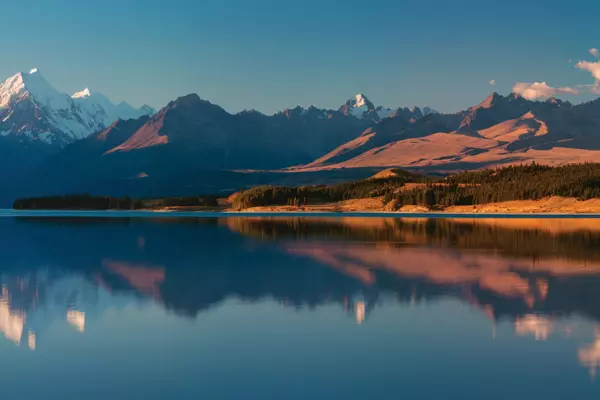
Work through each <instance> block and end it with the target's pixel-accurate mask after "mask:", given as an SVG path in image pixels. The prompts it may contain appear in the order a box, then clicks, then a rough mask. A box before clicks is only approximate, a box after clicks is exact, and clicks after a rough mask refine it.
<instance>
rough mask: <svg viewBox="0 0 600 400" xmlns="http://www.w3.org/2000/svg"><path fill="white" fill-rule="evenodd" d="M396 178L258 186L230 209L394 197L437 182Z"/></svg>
mask: <svg viewBox="0 0 600 400" xmlns="http://www.w3.org/2000/svg"><path fill="white" fill-rule="evenodd" d="M394 172H396V173H397V176H394V177H390V178H382V179H366V180H362V181H357V182H347V183H339V184H336V185H331V186H327V185H317V186H300V187H287V186H259V187H255V188H252V189H249V190H245V191H243V192H241V193H240V194H239V195H238V196H237V197H236V198H235V199H234V201H233V207H234V208H235V209H238V210H241V209H244V208H248V207H257V206H268V205H292V206H294V205H295V206H305V205H308V204H314V203H326V202H336V201H342V200H349V199H362V198H366V197H379V196H384V195H386V194H387V193H394V192H395V191H396V190H398V189H399V188H401V187H403V186H404V185H405V184H406V183H409V182H421V183H425V182H434V181H436V180H437V179H438V178H434V177H426V176H424V175H419V174H412V173H409V172H406V171H402V170H394Z"/></svg>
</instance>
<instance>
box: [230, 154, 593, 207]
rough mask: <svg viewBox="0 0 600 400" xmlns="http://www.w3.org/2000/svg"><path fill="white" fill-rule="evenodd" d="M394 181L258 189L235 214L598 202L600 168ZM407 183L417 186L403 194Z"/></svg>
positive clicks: (528, 168) (517, 169)
mask: <svg viewBox="0 0 600 400" xmlns="http://www.w3.org/2000/svg"><path fill="white" fill-rule="evenodd" d="M395 172H396V173H397V174H398V175H397V176H394V177H390V178H383V179H367V180H363V181H357V182H348V183H340V184H336V185H330V186H326V185H318V186H300V187H284V186H261V187H256V188H252V189H249V190H246V191H243V192H241V193H240V194H239V195H238V196H237V198H236V199H235V200H234V203H233V206H234V208H236V209H244V208H249V207H257V206H269V205H286V204H287V205H295V206H303V205H308V204H311V203H319V202H320V203H323V202H337V201H342V200H349V199H359V198H368V197H379V196H382V197H383V203H384V204H388V203H390V202H393V207H395V208H396V209H397V208H400V207H402V206H404V205H422V206H426V207H447V206H454V205H477V204H486V203H495V202H502V201H511V200H539V199H542V198H544V197H550V196H562V197H574V198H578V199H580V200H588V199H591V198H600V163H586V164H571V165H565V166H560V167H549V166H544V165H538V164H536V163H532V164H529V165H518V166H508V167H502V168H496V169H487V170H481V171H469V172H461V173H457V174H454V175H449V176H446V177H444V178H439V177H432V176H424V175H418V174H412V173H408V172H406V171H402V170H395ZM407 183H422V185H419V186H417V187H415V188H414V189H411V190H406V189H405V188H404V186H405V185H406V184H407Z"/></svg>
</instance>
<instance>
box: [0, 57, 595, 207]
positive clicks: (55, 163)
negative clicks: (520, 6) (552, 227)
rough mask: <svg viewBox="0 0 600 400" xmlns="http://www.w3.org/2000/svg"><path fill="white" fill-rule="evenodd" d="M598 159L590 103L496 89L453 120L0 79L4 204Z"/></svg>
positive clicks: (417, 111)
mask: <svg viewBox="0 0 600 400" xmlns="http://www.w3.org/2000/svg"><path fill="white" fill-rule="evenodd" d="M599 160H600V99H597V100H594V101H591V102H587V103H582V104H577V105H573V104H571V103H569V102H565V101H561V100H559V99H556V98H550V99H548V100H546V101H530V100H526V99H524V98H523V97H521V96H519V95H517V94H514V93H513V94H510V95H508V96H502V95H500V94H497V93H492V94H491V95H489V96H488V97H487V98H486V99H484V100H483V101H482V102H481V103H480V104H478V105H475V106H473V107H470V108H468V109H466V110H463V111H459V112H456V113H454V114H440V113H438V112H436V111H435V110H433V109H431V108H429V107H423V108H418V107H413V108H407V107H400V108H396V109H389V108H384V107H382V106H376V105H375V104H373V103H372V102H371V101H370V100H369V99H368V98H367V97H366V96H364V95H362V94H358V95H356V96H354V97H353V98H351V99H350V100H348V101H347V102H345V103H344V104H343V105H341V106H340V107H339V108H338V109H337V110H327V109H319V108H316V107H313V106H311V107H308V108H303V107H300V106H298V107H296V108H293V109H285V110H283V111H281V112H278V113H276V114H274V115H265V114H262V113H260V112H257V111H253V110H252V111H242V112H240V113H237V114H231V113H228V112H227V111H225V110H224V109H223V108H221V107H219V106H218V105H215V104H212V103H210V102H208V101H206V100H203V99H201V98H200V97H199V96H198V95H196V94H190V95H187V96H183V97H180V98H178V99H176V100H174V101H172V102H170V103H169V104H167V105H166V106H165V107H164V108H162V109H161V110H158V111H155V110H153V109H152V108H150V107H148V106H142V107H141V108H139V109H136V108H134V107H132V106H130V105H129V104H127V103H119V104H114V103H112V102H111V101H110V100H109V99H108V98H107V97H106V96H104V95H102V94H100V93H96V92H93V91H90V90H89V89H85V90H83V91H81V92H78V93H75V94H73V95H68V94H65V93H61V92H60V91H58V90H56V89H54V88H53V87H52V86H51V85H50V84H49V83H48V82H47V81H46V80H45V79H44V78H43V76H42V75H41V73H40V72H39V71H38V70H37V69H33V70H32V71H30V72H29V73H19V74H16V75H14V76H13V77H11V78H8V79H7V80H6V81H4V82H2V83H0V177H1V178H0V184H2V186H3V187H4V190H3V194H2V198H1V199H0V200H1V201H2V202H4V203H7V202H10V201H12V200H13V199H14V198H15V197H22V196H42V195H53V194H65V193H84V192H89V193H94V194H103V195H116V196H123V195H129V196H132V197H151V196H183V195H192V194H198V193H218V192H221V191H233V190H236V189H238V188H240V187H247V186H253V185H257V184H267V183H277V184H288V185H289V184H314V183H324V182H332V181H339V180H348V179H358V178H362V177H366V176H369V175H372V174H373V173H374V172H376V171H378V170H382V169H385V168H389V167H402V168H404V169H409V170H416V171H421V172H438V173H444V172H452V171H458V170H468V169H480V168H485V167H494V166H501V165H509V164H521V163H529V162H532V161H535V162H538V163H541V164H549V165H562V164H569V163H578V162H592V161H599Z"/></svg>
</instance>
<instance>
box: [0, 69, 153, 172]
mask: <svg viewBox="0 0 600 400" xmlns="http://www.w3.org/2000/svg"><path fill="white" fill-rule="evenodd" d="M150 113H152V110H151V109H150V108H149V107H147V106H145V107H143V108H141V109H135V108H133V107H132V106H130V105H129V104H127V103H120V104H118V105H115V104H113V103H111V102H110V100H108V98H106V96H104V95H102V94H100V93H94V92H91V91H90V90H89V89H85V90H84V91H81V92H78V93H76V94H74V95H73V96H69V95H68V94H66V93H61V92H59V91H57V90H56V89H54V87H52V86H51V85H50V84H49V83H48V82H47V81H46V80H45V79H44V77H43V76H42V75H41V73H40V71H38V70H37V69H32V70H31V71H30V72H29V73H23V72H20V73H18V74H16V75H14V76H12V77H10V78H8V79H7V80H5V81H4V82H2V83H0V174H1V175H2V178H0V179H2V180H4V179H6V178H7V176H11V177H14V178H18V177H20V176H22V175H23V174H25V173H26V172H27V171H28V170H29V169H30V168H32V167H33V166H35V165H36V164H38V163H39V162H41V161H42V160H44V159H45V158H47V157H48V156H49V155H51V154H53V153H55V152H57V151H59V150H60V149H61V148H62V147H64V146H65V145H67V144H69V143H72V142H74V141H76V140H79V139H82V138H85V137H86V136H88V135H90V134H92V133H94V132H97V131H99V130H102V129H104V128H106V127H107V126H108V125H110V124H111V123H112V122H114V121H116V120H118V119H129V118H139V117H141V116H142V115H145V114H150Z"/></svg>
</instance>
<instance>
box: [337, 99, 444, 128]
mask: <svg viewBox="0 0 600 400" xmlns="http://www.w3.org/2000/svg"><path fill="white" fill-rule="evenodd" d="M338 111H339V112H341V113H343V114H345V115H352V116H354V117H356V118H359V119H365V120H366V119H370V120H372V121H373V122H377V121H381V120H382V119H385V118H388V117H392V118H393V117H396V116H399V115H402V116H404V117H407V118H408V119H410V118H415V119H418V118H421V117H423V116H425V115H428V114H432V113H435V114H437V111H435V110H433V109H431V108H429V107H423V110H421V109H420V108H419V107H413V108H407V107H399V108H396V109H392V108H385V107H383V106H377V107H375V105H374V104H373V103H372V102H371V101H370V100H369V99H367V97H366V96H365V95H364V94H362V93H358V94H357V95H355V96H354V97H353V98H351V99H350V100H348V101H347V102H346V103H344V104H343V105H342V106H341V107H340V108H339V110H338Z"/></svg>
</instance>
